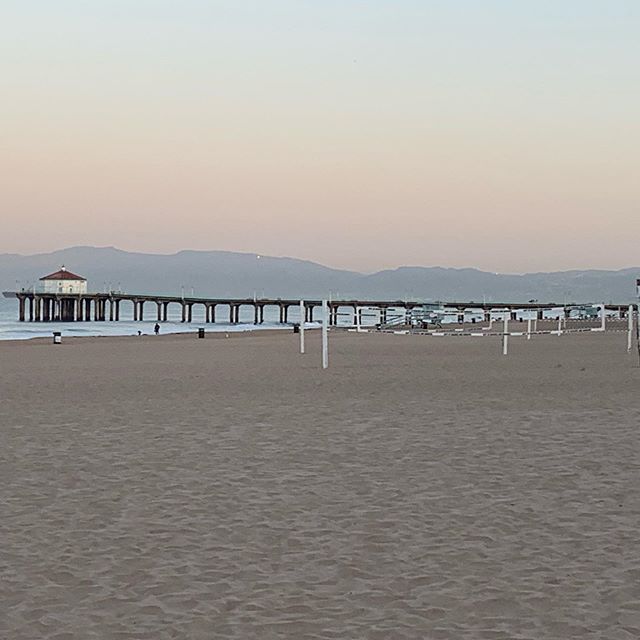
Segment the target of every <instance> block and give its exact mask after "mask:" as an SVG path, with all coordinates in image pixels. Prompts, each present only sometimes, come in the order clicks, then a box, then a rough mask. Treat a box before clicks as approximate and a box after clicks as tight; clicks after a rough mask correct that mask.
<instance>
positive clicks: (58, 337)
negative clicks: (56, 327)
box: [53, 331, 62, 344]
mask: <svg viewBox="0 0 640 640" xmlns="http://www.w3.org/2000/svg"><path fill="white" fill-rule="evenodd" d="M53 344H62V333H60V331H54V332H53Z"/></svg>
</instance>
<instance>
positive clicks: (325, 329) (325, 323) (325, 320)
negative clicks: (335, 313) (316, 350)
mask: <svg viewBox="0 0 640 640" xmlns="http://www.w3.org/2000/svg"><path fill="white" fill-rule="evenodd" d="M328 316H329V307H328V305H327V301H326V300H323V301H322V368H323V369H327V368H328V367H329V317H328Z"/></svg>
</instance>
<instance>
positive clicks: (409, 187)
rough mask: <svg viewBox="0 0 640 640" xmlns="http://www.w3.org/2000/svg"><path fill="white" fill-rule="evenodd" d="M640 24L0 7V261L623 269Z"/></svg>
mask: <svg viewBox="0 0 640 640" xmlns="http://www.w3.org/2000/svg"><path fill="white" fill-rule="evenodd" d="M638 33H640V3H638V2H637V1H635V0H634V1H622V0H620V1H617V0H610V1H608V2H601V1H597V0H593V1H590V0H580V1H578V0H566V1H563V2H558V1H557V0H553V1H551V0H538V1H536V2H533V1H532V2H529V1H527V0H524V1H522V2H506V1H502V0H487V1H485V2H476V1H472V0H466V1H465V0H461V1H459V2H428V1H426V0H406V1H403V0H395V1H393V2H391V1H385V2H383V1H380V0H369V1H367V2H364V1H361V0H340V1H338V0H325V1H323V2H311V1H308V0H260V1H258V0H253V1H243V0H224V1H222V0H221V1H215V0H211V1H208V2H204V1H199V0H184V1H182V2H168V1H163V0H156V1H154V2H151V1H147V0H141V1H129V0H128V1H124V0H113V1H110V2H88V3H87V2H80V1H72V0H67V1H61V2H44V1H41V2H37V1H36V2H22V1H15V0H9V1H8V2H5V3H3V7H2V8H1V9H0V35H1V36H2V37H1V38H0V42H1V44H0V50H1V53H2V55H1V56H0V77H1V78H2V88H3V91H2V94H3V99H2V101H0V116H1V121H2V137H1V138H0V145H1V149H2V153H1V154H0V175H1V176H2V200H1V204H0V206H1V213H0V215H1V226H0V252H12V253H13V252H17V253H34V252H40V251H49V250H53V249H58V248H62V247H66V246H71V245H76V244H91V245H115V246H117V247H119V248H122V249H127V250H135V251H148V252H163V253H165V252H173V251H178V250H180V249H223V250H237V251H252V252H258V253H264V254H271V255H289V256H295V257H301V258H306V259H310V260H315V261H319V262H322V263H325V264H329V265H332V266H336V267H343V268H351V269H358V270H363V271H369V270H376V269H382V268H388V267H395V266H399V265H403V264H410V265H441V266H457V267H460V266H473V267H478V268H482V269H487V270H492V271H500V272H524V271H532V270H541V271H542V270H556V269H568V268H621V267H625V266H637V265H639V264H640V251H639V250H638V247H639V246H640V179H639V178H638V167H639V166H640V158H639V153H640V152H639V149H640V118H639V117H638V113H640V64H639V63H638V61H639V60H640V38H638Z"/></svg>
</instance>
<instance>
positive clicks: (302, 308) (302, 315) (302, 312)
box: [300, 300, 307, 353]
mask: <svg viewBox="0 0 640 640" xmlns="http://www.w3.org/2000/svg"><path fill="white" fill-rule="evenodd" d="M306 319H307V314H306V309H305V306H304V300H300V353H304V323H305V321H306Z"/></svg>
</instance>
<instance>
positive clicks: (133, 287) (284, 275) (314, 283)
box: [0, 247, 640, 304]
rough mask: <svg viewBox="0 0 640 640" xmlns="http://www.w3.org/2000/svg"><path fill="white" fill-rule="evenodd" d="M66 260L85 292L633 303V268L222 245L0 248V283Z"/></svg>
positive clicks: (20, 282)
mask: <svg viewBox="0 0 640 640" xmlns="http://www.w3.org/2000/svg"><path fill="white" fill-rule="evenodd" d="M61 265H65V266H66V267H67V268H68V269H69V270H70V271H73V272H75V273H79V274H81V275H82V276H84V277H86V278H87V279H88V280H89V290H90V291H106V290H109V289H120V290H123V291H126V292H128V293H148V294H174V295H179V294H180V293H181V292H182V291H184V293H185V295H192V292H193V294H194V295H197V296H203V297H204V296H211V297H253V296H254V295H257V296H259V297H282V298H285V297H293V298H298V297H303V298H304V297H306V298H322V297H327V296H329V295H331V296H332V297H333V298H334V299H335V298H343V299H347V298H369V299H405V298H407V299H413V300H425V301H429V300H457V301H465V302H467V301H476V302H477V301H480V300H483V299H485V300H487V301H488V302H492V301H508V302H526V301H528V300H532V299H535V300H540V301H541V302H557V303H560V304H563V303H565V302H566V303H569V302H601V301H603V302H614V303H621V304H622V303H627V304H628V303H630V302H633V301H635V295H636V294H635V280H636V278H640V267H635V268H629V269H622V270H618V271H606V270H584V271H557V272H550V273H526V274H517V275H516V274H498V273H490V272H486V271H480V270H478V269H472V268H465V269H453V268H444V267H399V268H397V269H391V270H384V271H378V272H376V273H370V274H365V273H358V272H355V271H347V270H342V269H332V268H330V267H326V266H323V265H320V264H317V263H314V262H310V261H307V260H300V259H296V258H286V257H270V256H262V255H257V254H253V253H234V252H229V251H180V252H178V253H175V254H171V255H158V254H147V253H132V252H128V251H122V250H120V249H116V248H114V247H70V248H67V249H62V250H60V251H54V252H52V253H43V254H35V255H18V254H0V289H1V290H3V291H5V290H15V289H16V288H18V289H19V288H22V287H25V288H30V287H32V286H33V284H34V282H35V283H36V284H37V281H38V279H39V278H40V277H42V276H44V275H46V274H48V273H51V272H52V271H56V270H57V269H58V268H60V266H61Z"/></svg>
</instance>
